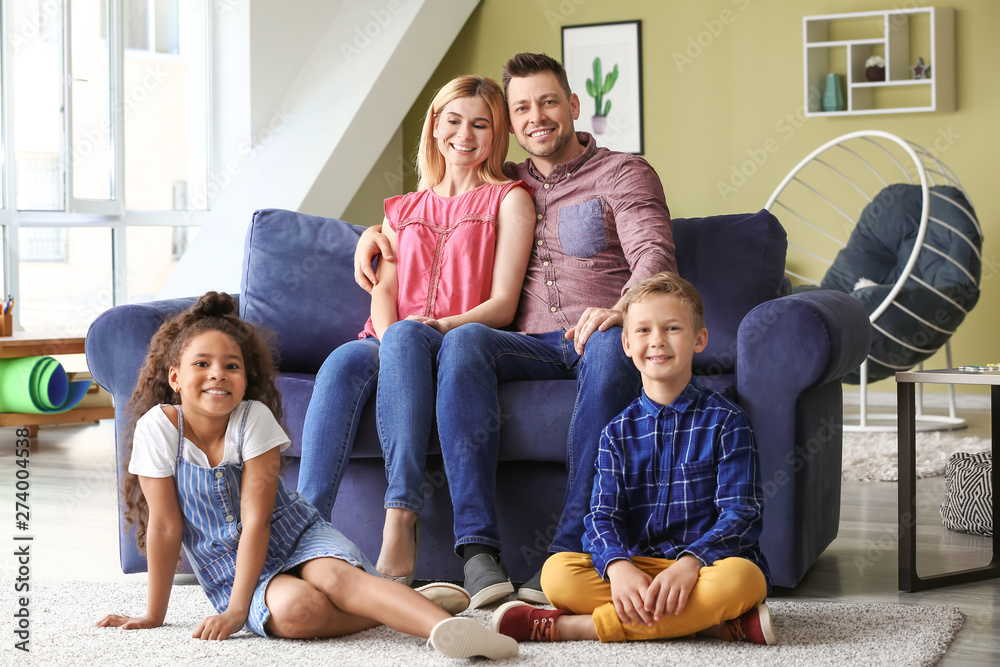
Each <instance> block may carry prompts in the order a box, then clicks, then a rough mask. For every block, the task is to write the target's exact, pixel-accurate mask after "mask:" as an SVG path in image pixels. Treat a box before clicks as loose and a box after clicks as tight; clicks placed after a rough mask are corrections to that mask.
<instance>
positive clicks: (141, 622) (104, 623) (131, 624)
mask: <svg viewBox="0 0 1000 667" xmlns="http://www.w3.org/2000/svg"><path fill="white" fill-rule="evenodd" d="M95 625H96V626H97V627H99V628H121V629H122V630H148V629H150V628H158V627H160V626H161V625H163V624H162V623H160V622H159V621H156V620H155V619H153V618H151V617H150V616H137V617H134V618H133V617H131V616H120V615H118V614H108V615H107V616H105V617H104V618H102V619H101V620H99V621H98V622H97V623H95Z"/></svg>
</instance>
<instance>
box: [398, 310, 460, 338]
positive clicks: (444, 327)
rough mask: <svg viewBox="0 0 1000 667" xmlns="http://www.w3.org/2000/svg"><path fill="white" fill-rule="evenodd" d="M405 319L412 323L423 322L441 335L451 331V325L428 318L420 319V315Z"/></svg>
mask: <svg viewBox="0 0 1000 667" xmlns="http://www.w3.org/2000/svg"><path fill="white" fill-rule="evenodd" d="M406 319H408V320H413V321H414V322H423V323H424V324H426V325H427V326H429V327H431V328H433V329H435V330H436V331H437V332H438V333H440V334H442V335H444V334H446V333H448V332H449V331H451V325H450V324H448V322H447V321H446V320H433V319H431V318H429V317H421V316H420V315H410V316H409V317H407V318H406Z"/></svg>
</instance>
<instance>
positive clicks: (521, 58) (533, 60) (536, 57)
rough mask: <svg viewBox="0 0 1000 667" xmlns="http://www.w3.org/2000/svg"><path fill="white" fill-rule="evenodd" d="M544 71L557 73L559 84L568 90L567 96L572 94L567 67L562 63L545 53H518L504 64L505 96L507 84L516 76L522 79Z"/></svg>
mask: <svg viewBox="0 0 1000 667" xmlns="http://www.w3.org/2000/svg"><path fill="white" fill-rule="evenodd" d="M542 72H552V73H553V74H555V75H556V80H557V81H558V82H559V85H560V86H562V89H563V90H565V91H566V97H569V96H570V95H572V91H571V90H570V89H569V79H568V78H567V77H566V68H565V67H563V66H562V63H560V62H559V61H558V60H556V59H555V58H553V57H552V56H547V55H545V54H544V53H518V54H517V55H515V56H514V57H513V58H511V59H510V60H508V61H507V64H506V65H504V66H503V94H504V96H506V95H507V86H508V84H510V80H511V79H513V78H515V77H517V78H519V79H520V78H523V77H526V76H531V75H532V74H541V73H542Z"/></svg>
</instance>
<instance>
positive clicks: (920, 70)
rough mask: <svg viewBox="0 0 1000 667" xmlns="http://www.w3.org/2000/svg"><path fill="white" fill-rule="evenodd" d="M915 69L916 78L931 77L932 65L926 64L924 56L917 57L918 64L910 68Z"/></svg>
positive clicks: (914, 76) (914, 75)
mask: <svg viewBox="0 0 1000 667" xmlns="http://www.w3.org/2000/svg"><path fill="white" fill-rule="evenodd" d="M910 69H911V70H913V78H914V79H929V78H931V66H930V65H924V59H923V58H919V57H918V58H917V64H916V65H914V66H913V67H911V68H910Z"/></svg>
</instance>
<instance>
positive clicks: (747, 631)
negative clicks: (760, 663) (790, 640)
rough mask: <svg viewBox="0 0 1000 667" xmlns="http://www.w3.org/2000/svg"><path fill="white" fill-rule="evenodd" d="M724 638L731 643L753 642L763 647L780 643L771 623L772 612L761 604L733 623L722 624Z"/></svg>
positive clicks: (732, 621)
mask: <svg viewBox="0 0 1000 667" xmlns="http://www.w3.org/2000/svg"><path fill="white" fill-rule="evenodd" d="M722 630H723V637H724V638H725V639H727V640H729V641H735V642H752V643H754V644H760V645H761V646H771V645H772V644H777V643H778V638H777V637H776V636H775V634H774V624H773V623H772V622H771V611H770V610H769V609H768V608H767V605H766V604H764V603H761V604H759V605H757V606H756V607H754V608H753V609H751V610H750V611H748V612H747V613H745V614H743V615H742V616H740V617H738V618H734V619H733V620H731V621H726V622H725V623H723V624H722Z"/></svg>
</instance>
